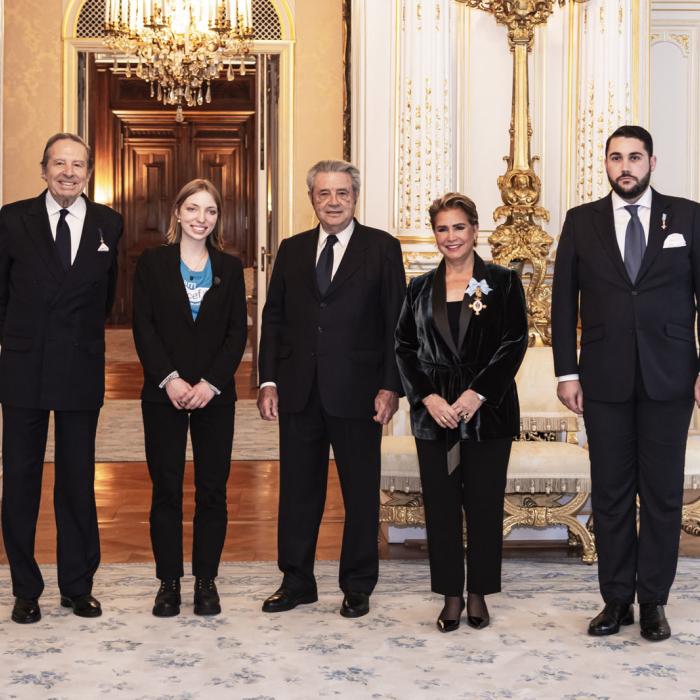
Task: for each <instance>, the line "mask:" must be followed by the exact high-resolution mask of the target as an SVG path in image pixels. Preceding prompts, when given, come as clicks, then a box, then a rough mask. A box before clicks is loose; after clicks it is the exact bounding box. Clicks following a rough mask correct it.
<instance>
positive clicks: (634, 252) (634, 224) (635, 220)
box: [625, 204, 646, 282]
mask: <svg viewBox="0 0 700 700" xmlns="http://www.w3.org/2000/svg"><path fill="white" fill-rule="evenodd" d="M625 209H627V211H628V212H629V214H630V220H629V221H628V222H627V230H626V231H625V268H626V270H627V274H628V275H629V276H630V279H631V280H632V282H634V281H635V280H636V279H637V274H638V273H639V268H640V267H641V266H642V258H643V257H644V249H645V248H646V241H645V240H644V227H643V226H642V222H641V221H640V220H639V216H638V215H637V209H639V205H638V204H629V205H627V206H626V207H625Z"/></svg>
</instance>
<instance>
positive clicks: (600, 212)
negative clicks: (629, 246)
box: [593, 194, 632, 284]
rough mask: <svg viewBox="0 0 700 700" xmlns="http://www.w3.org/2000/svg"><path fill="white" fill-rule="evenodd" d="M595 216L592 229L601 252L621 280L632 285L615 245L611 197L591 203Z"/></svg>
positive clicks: (618, 249)
mask: <svg viewBox="0 0 700 700" xmlns="http://www.w3.org/2000/svg"><path fill="white" fill-rule="evenodd" d="M593 208H594V211H595V216H594V217H593V227H594V229H595V231H596V233H597V234H598V237H599V238H600V241H601V244H602V248H603V250H604V251H605V252H606V253H607V254H608V256H609V257H610V259H611V260H612V263H613V265H614V266H615V269H617V271H618V272H619V273H620V275H621V276H622V278H623V279H624V280H626V281H627V283H628V284H632V280H630V278H629V275H628V274H627V270H626V269H625V263H624V261H623V260H622V254H621V253H620V247H619V246H618V245H617V236H616V234H615V216H614V214H613V206H612V197H611V195H610V194H608V196H607V197H603V199H599V200H598V201H597V202H594V203H593Z"/></svg>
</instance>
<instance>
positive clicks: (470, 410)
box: [452, 389, 483, 423]
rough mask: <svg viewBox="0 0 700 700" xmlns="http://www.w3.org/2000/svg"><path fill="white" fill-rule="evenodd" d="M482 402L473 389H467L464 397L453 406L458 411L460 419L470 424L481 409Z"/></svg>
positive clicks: (463, 394)
mask: <svg viewBox="0 0 700 700" xmlns="http://www.w3.org/2000/svg"><path fill="white" fill-rule="evenodd" d="M482 403H483V402H482V400H481V399H480V398H479V395H478V394H477V393H476V392H475V391H474V390H473V389H467V390H466V391H465V392H464V393H462V395H461V396H460V397H459V398H458V399H457V400H456V401H455V402H454V403H453V404H452V408H454V410H455V411H457V413H458V415H459V417H460V418H461V419H462V420H463V421H464V422H465V423H468V422H469V421H470V420H471V419H472V418H473V417H474V414H475V413H476V412H477V411H478V410H479V409H480V408H481V404H482Z"/></svg>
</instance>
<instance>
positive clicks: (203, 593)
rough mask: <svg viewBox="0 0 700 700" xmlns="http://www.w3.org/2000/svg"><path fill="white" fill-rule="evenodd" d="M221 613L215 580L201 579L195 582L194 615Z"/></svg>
mask: <svg viewBox="0 0 700 700" xmlns="http://www.w3.org/2000/svg"><path fill="white" fill-rule="evenodd" d="M220 612H221V603H220V602H219V591H217V590H216V583H215V582H214V579H213V578H199V577H197V578H196V579H195V582H194V614H195V615H218V614H219V613H220Z"/></svg>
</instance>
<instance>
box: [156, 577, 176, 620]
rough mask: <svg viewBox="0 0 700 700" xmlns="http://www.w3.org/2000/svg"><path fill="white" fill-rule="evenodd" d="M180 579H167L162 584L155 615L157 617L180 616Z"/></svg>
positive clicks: (157, 597)
mask: <svg viewBox="0 0 700 700" xmlns="http://www.w3.org/2000/svg"><path fill="white" fill-rule="evenodd" d="M180 602H181V600H180V579H179V578H167V579H163V580H162V581H161V582H160V588H159V589H158V593H157V594H156V600H155V604H154V605H153V614H154V615H155V616H156V617H173V616H174V615H179V614H180Z"/></svg>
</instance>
